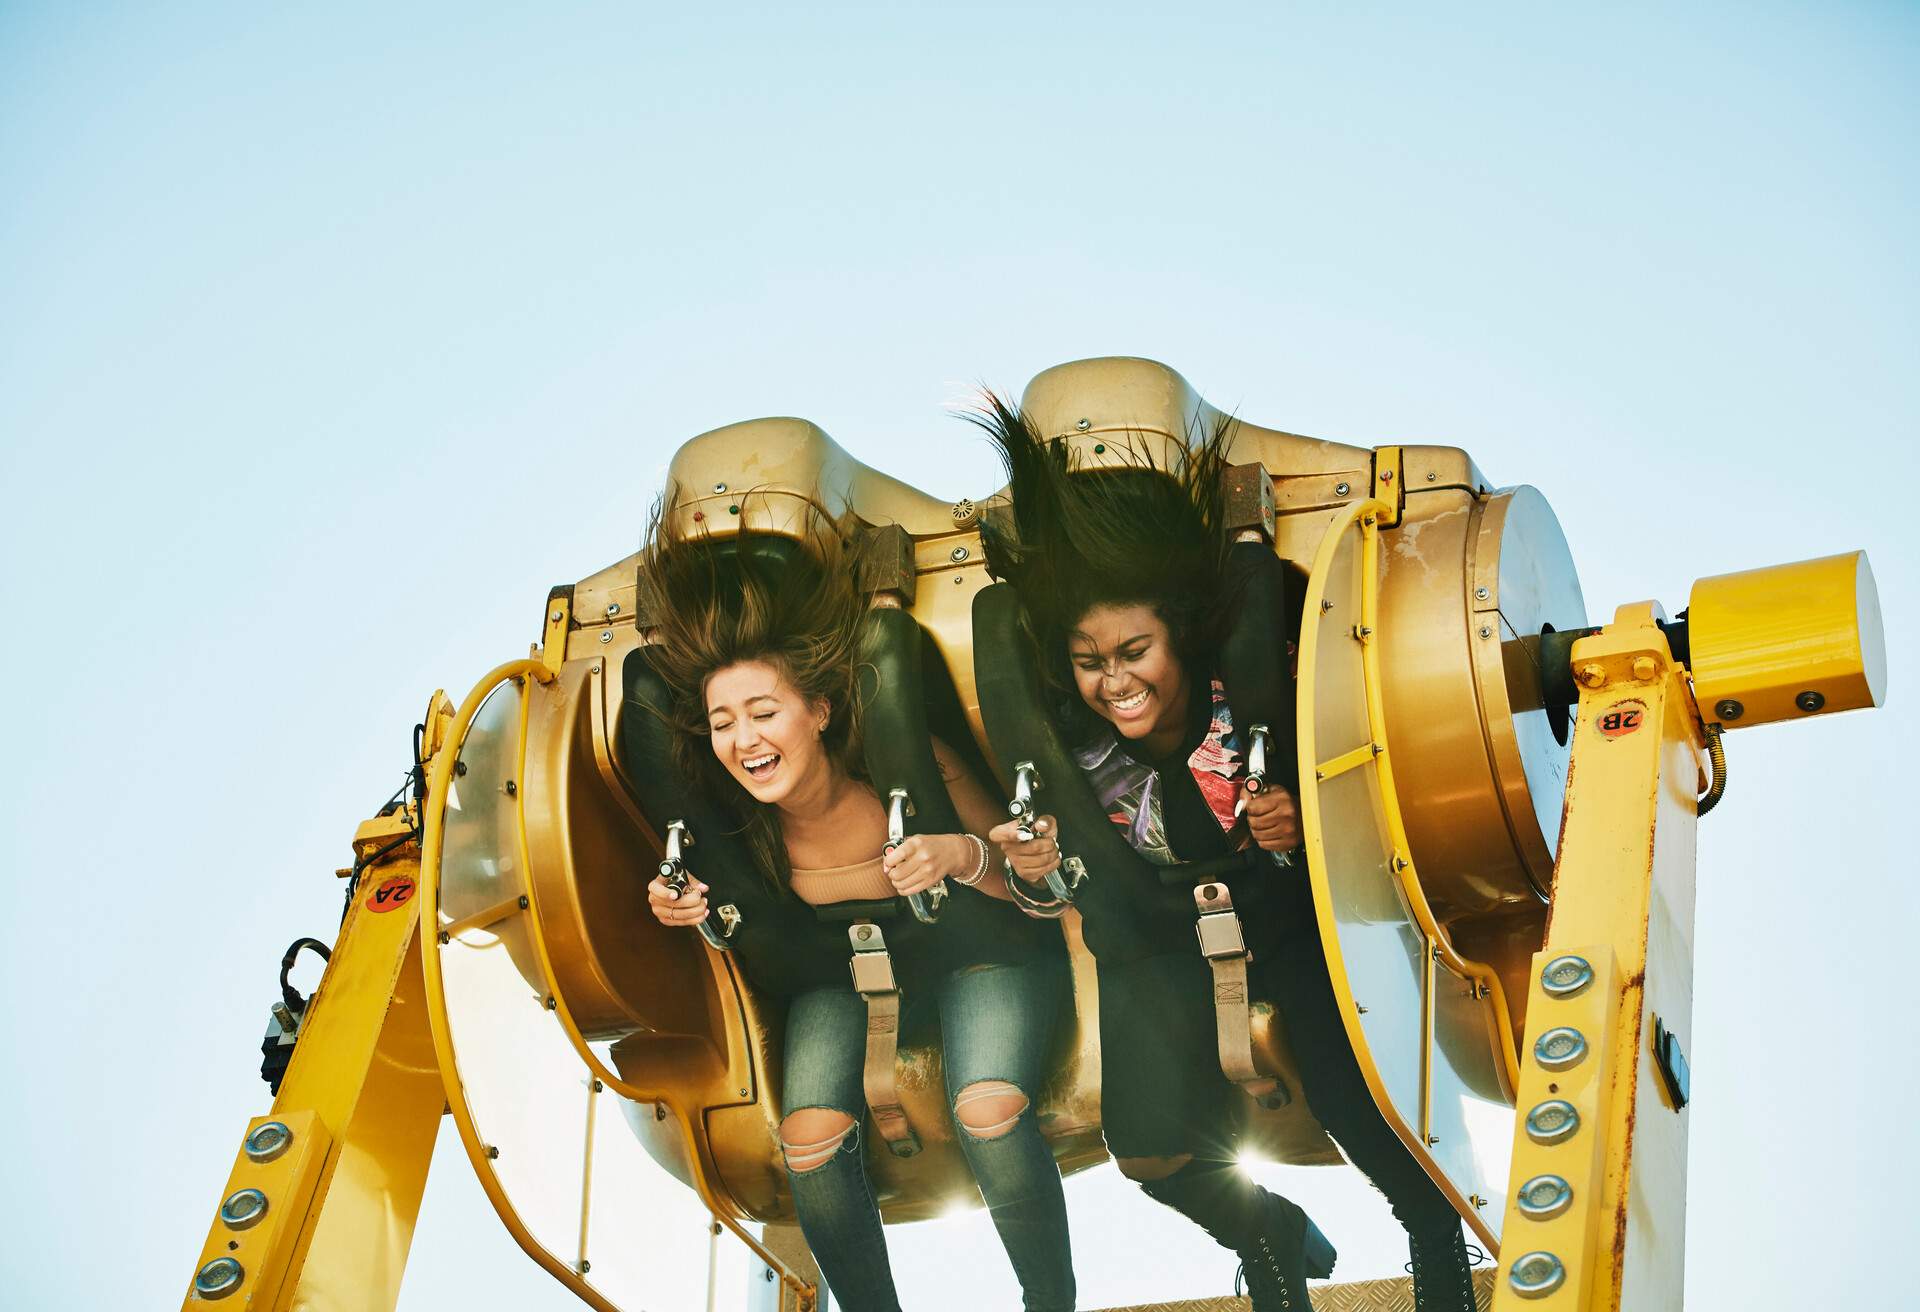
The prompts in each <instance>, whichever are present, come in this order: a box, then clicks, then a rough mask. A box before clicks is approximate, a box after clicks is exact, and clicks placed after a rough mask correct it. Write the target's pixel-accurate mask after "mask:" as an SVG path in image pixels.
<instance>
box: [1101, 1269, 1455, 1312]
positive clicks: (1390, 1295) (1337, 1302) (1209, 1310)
mask: <svg viewBox="0 0 1920 1312" xmlns="http://www.w3.org/2000/svg"><path fill="white" fill-rule="evenodd" d="M1308 1292H1309V1293H1311V1294H1312V1296H1313V1306H1314V1309H1315V1312H1413V1281H1412V1280H1410V1279H1408V1278H1407V1277H1404V1276H1403V1277H1401V1278H1400V1279H1398V1280H1361V1281H1356V1282H1354V1283H1353V1284H1350V1285H1314V1286H1312V1288H1311V1289H1310V1290H1309V1291H1308ZM1473 1293H1474V1302H1475V1303H1476V1304H1478V1305H1479V1307H1480V1312H1487V1309H1488V1308H1491V1307H1492V1306H1493V1268H1492V1267H1490V1266H1483V1267H1481V1268H1480V1269H1479V1270H1477V1271H1475V1272H1474V1273H1473ZM1252 1307H1253V1304H1252V1303H1250V1302H1248V1301H1247V1300H1246V1299H1244V1298H1197V1299H1188V1300H1186V1301H1184V1302H1180V1303H1153V1304H1142V1305H1140V1306H1138V1307H1116V1308H1106V1309H1103V1312H1249V1310H1250V1309H1251V1308H1252Z"/></svg>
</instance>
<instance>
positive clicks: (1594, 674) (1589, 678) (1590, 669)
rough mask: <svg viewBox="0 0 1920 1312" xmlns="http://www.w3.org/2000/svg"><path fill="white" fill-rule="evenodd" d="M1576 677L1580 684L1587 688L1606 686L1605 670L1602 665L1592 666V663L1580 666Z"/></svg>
mask: <svg viewBox="0 0 1920 1312" xmlns="http://www.w3.org/2000/svg"><path fill="white" fill-rule="evenodd" d="M1578 677H1579V679H1580V682H1581V684H1582V685H1584V686H1585V687H1588V688H1604V687H1606V686H1607V668H1606V666H1604V665H1594V664H1592V663H1589V664H1586V665H1582V666H1581V667H1580V669H1579V673H1578Z"/></svg>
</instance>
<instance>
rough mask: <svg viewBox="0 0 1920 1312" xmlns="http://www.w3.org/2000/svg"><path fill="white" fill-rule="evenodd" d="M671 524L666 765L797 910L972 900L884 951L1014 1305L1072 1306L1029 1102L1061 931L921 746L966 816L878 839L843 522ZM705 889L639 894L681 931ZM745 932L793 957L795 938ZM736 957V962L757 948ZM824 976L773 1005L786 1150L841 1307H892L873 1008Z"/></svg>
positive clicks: (971, 797)
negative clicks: (900, 837)
mask: <svg viewBox="0 0 1920 1312" xmlns="http://www.w3.org/2000/svg"><path fill="white" fill-rule="evenodd" d="M675 524H676V517H675V516H674V514H673V513H672V510H671V507H670V505H669V507H668V508H667V509H666V510H665V511H664V512H662V513H658V514H656V516H655V521H654V527H653V532H652V534H651V537H652V544H651V550H650V551H648V552H647V553H646V555H645V556H644V558H643V563H642V565H641V572H640V579H641V588H642V594H643V596H646V597H648V598H649V607H648V608H649V610H650V612H651V616H652V622H653V623H655V624H656V625H657V628H656V630H655V634H654V643H653V645H651V646H650V647H648V648H646V649H645V650H646V652H647V654H648V656H649V657H650V659H651V665H652V667H653V669H654V670H655V671H657V673H658V674H659V676H660V677H661V678H662V679H663V680H664V682H665V683H666V685H667V687H668V688H669V690H670V693H671V699H672V707H673V710H672V718H673V720H674V721H675V723H674V725H673V731H674V732H673V740H674V756H675V758H676V760H677V763H678V764H679V766H680V772H681V775H682V777H683V779H685V780H686V781H688V782H689V783H690V784H691V785H692V786H693V788H694V789H695V790H696V791H697V792H699V793H700V794H703V795H704V796H705V797H706V798H707V799H708V800H709V801H711V802H712V803H714V804H716V805H717V806H718V808H719V810H720V811H721V813H722V814H724V815H725V816H727V817H729V819H730V820H731V822H732V824H733V825H734V827H736V828H737V829H738V830H740V831H743V832H744V834H745V835H746V837H747V839H748V846H749V847H750V849H751V851H752V852H753V854H754V857H755V864H757V865H758V866H759V871H758V874H759V876H761V877H762V878H764V879H765V880H767V881H770V882H771V883H772V885H774V892H775V893H776V895H777V898H778V899H779V904H780V905H790V909H791V910H792V911H793V912H794V913H795V914H797V915H798V916H799V917H801V918H803V919H804V918H806V917H808V916H809V915H810V913H809V912H808V910H807V908H810V907H818V906H823V905H827V904H831V903H836V902H849V901H862V900H869V899H889V898H894V897H896V896H904V895H910V894H919V893H924V892H925V891H926V890H928V889H930V888H932V887H933V886H934V885H936V884H938V883H939V882H940V881H941V880H942V879H946V880H949V881H951V882H952V883H953V884H956V885H959V886H960V887H957V888H955V889H954V890H953V892H952V894H951V897H952V899H953V900H954V901H955V902H960V901H966V900H968V899H974V900H977V904H975V903H969V904H968V906H967V907H966V908H965V909H964V910H965V914H963V915H954V914H953V913H954V912H956V911H961V910H962V908H961V907H959V906H957V905H953V904H950V905H949V906H948V908H947V912H946V913H945V914H943V915H942V918H941V920H942V923H940V924H938V925H935V926H932V927H927V928H926V929H925V931H924V933H923V934H922V935H921V936H920V937H921V939H923V940H924V941H925V942H927V943H929V944H936V945H937V948H938V950H937V953H935V954H934V955H937V957H938V958H939V959H938V960H937V961H928V960H922V961H918V962H916V961H915V960H914V959H913V958H912V954H911V953H908V952H905V951H903V950H902V949H901V948H900V947H898V946H895V948H894V957H895V959H896V965H897V966H898V968H899V969H900V971H901V973H902V974H903V975H904V976H906V978H907V980H908V983H907V984H906V985H905V986H904V988H903V992H904V993H905V996H906V999H907V1008H908V1011H907V1018H906V1021H905V1022H904V1024H903V1026H902V1028H907V1027H910V1026H912V1025H913V1024H914V1023H915V1020H916V1014H915V1013H917V1012H919V1013H927V1014H929V1018H931V1013H935V1012H937V1018H938V1021H939V1025H940V1033H941V1041H942V1044H943V1049H944V1066H945V1071H946V1081H947V1093H948V1100H949V1102H950V1104H951V1106H952V1109H953V1116H954V1120H955V1123H956V1126H957V1128H958V1130H959V1134H958V1136H957V1137H958V1139H959V1142H960V1146H961V1148H962V1150H963V1151H964V1153H965V1155H966V1159H967V1162H968V1164H969V1166H971V1167H972V1169H973V1174H974V1178H975V1179H976V1180H977V1181H978V1182H979V1185H980V1191H981V1194H982V1196H983V1197H984V1198H985V1200H986V1203H987V1206H988V1208H989V1210H990V1212H991V1214H992V1217H993V1221H994V1225H995V1226H996V1228H997V1229H998V1231H999V1233H1000V1237H1001V1240H1002V1242H1003V1243H1004V1245H1005V1247H1006V1250H1007V1255H1008V1257H1009V1258H1010V1259H1011V1261H1012V1263H1013V1267H1014V1271H1015V1274H1016V1275H1017V1276H1018V1277H1019V1280H1020V1284H1021V1288H1022V1291H1023V1293H1024V1296H1025V1306H1026V1308H1027V1309H1028V1312H1067V1310H1070V1309H1071V1308H1072V1307H1073V1305H1074V1279H1073V1263H1072V1258H1071V1254H1070V1248H1069V1244H1068V1238H1067V1218H1066V1204H1065V1201H1064V1198H1063V1196H1062V1192H1061V1186H1060V1173H1059V1170H1058V1168H1057V1167H1056V1166H1055V1164H1054V1160H1053V1155H1052V1153H1051V1151H1050V1150H1049V1148H1048V1146H1047V1144H1046V1142H1045V1140H1044V1139H1043V1138H1042V1136H1041V1134H1040V1130H1039V1127H1038V1125H1037V1124H1036V1123H1035V1119H1034V1113H1033V1110H1032V1104H1033V1101H1034V1099H1035V1098H1037V1097H1038V1095H1039V1090H1040V1085H1041V1081H1042V1079H1043V1076H1044V1069H1043V1064H1044V1061H1045V1058H1046V1053H1047V1048H1048V1040H1049V1037H1050V1035H1051V1034H1052V1031H1053V1028H1054V1025H1055V1022H1056V1019H1057V1017H1058V1016H1059V1014H1060V1012H1061V1009H1062V1007H1063V1006H1064V1005H1065V1002H1066V999H1067V993H1068V988H1069V984H1068V978H1067V973H1066V970H1065V963H1064V958H1063V956H1062V953H1061V949H1060V944H1059V935H1058V934H1057V933H1054V932H1052V930H1051V927H1043V926H1036V925H1034V924H1033V922H1031V921H1029V920H1027V919H1026V918H1025V917H1022V916H1021V915H1020V914H1019V912H1018V911H1017V910H1016V909H1015V908H1014V907H1013V906H1012V905H1011V904H1009V903H1008V902H1007V901H1005V899H1006V898H1007V896H1008V894H1007V889H1006V885H1005V880H1004V876H1003V874H1002V872H1001V871H1000V870H999V869H998V868H997V867H998V863H997V862H993V861H990V860H989V859H988V856H989V848H988V845H987V843H986V841H985V839H984V837H983V835H985V834H986V833H987V831H988V830H989V829H990V828H991V827H992V825H993V822H994V820H995V818H996V817H997V816H998V815H999V814H1002V813H1003V812H1002V811H1001V808H1000V807H999V806H998V805H996V803H995V801H994V799H993V798H992V797H990V796H989V795H988V793H987V792H986V790H985V789H983V788H982V787H981V786H980V784H979V783H978V782H977V781H976V780H975V779H974V777H973V775H972V774H971V773H970V772H969V770H968V769H967V768H966V766H965V765H964V764H963V762H962V761H961V759H960V757H959V756H958V755H957V754H956V753H954V752H953V751H952V750H951V749H949V748H948V747H947V746H946V745H945V744H943V743H938V742H936V743H935V744H934V751H935V755H936V758H937V759H938V762H939V765H940V772H941V775H942V776H943V778H944V779H945V782H946V785H947V789H948V793H949V796H950V798H951V800H952V804H953V807H954V809H955V811H956V812H957V813H958V814H959V816H960V818H961V822H962V824H963V825H964V827H965V830H964V832H959V833H946V834H915V835H912V836H910V837H908V838H906V839H905V841H903V842H901V843H900V844H899V845H898V846H895V847H891V848H887V847H886V844H887V838H888V827H887V821H888V817H887V811H886V808H885V806H884V805H883V804H882V802H881V800H880V798H879V796H878V795H877V794H876V793H875V791H874V789H873V787H872V785H871V783H870V782H869V781H868V778H867V774H866V770H865V768H864V766H863V764H862V755H861V743H860V704H859V698H858V697H857V696H856V688H857V683H856V669H857V666H858V664H859V661H858V656H859V653H858V650H857V643H858V634H859V631H860V625H861V617H862V615H863V612H864V611H865V608H866V602H865V599H864V598H863V597H862V596H861V595H860V593H859V592H858V591H857V589H856V586H855V583H854V570H853V569H852V568H851V564H850V562H849V561H848V560H847V558H846V557H847V551H846V548H845V546H844V544H843V543H842V540H841V538H840V536H839V535H838V534H837V533H835V532H834V531H832V530H831V529H824V528H823V529H819V530H817V531H815V532H814V533H813V534H812V535H811V538H810V540H808V541H806V542H805V543H803V544H802V546H803V547H804V549H802V550H791V551H782V550H781V548H786V547H791V546H792V545H793V544H792V543H791V541H790V540H782V539H773V538H766V537H759V538H756V535H753V534H745V533H743V534H740V535H738V536H735V537H729V538H714V539H709V538H707V537H705V536H704V535H702V536H699V537H694V538H688V537H685V536H682V535H681V533H680V532H679V531H677V530H676V528H675V527H674V526H675ZM765 547H771V548H773V549H772V550H762V549H761V548H765ZM883 849H884V850H883ZM707 892H708V888H707V885H705V884H704V883H701V882H699V881H697V880H695V881H694V882H692V883H690V884H689V885H688V886H687V887H686V888H685V891H684V892H681V891H676V889H675V888H674V887H673V886H672V885H671V884H669V883H668V881H667V880H666V879H665V878H661V879H656V880H655V881H653V883H652V884H650V885H649V887H648V890H647V895H648V899H649V901H650V903H651V905H652V909H653V913H654V915H655V917H656V918H658V919H659V920H660V922H661V923H662V924H666V925H671V926H675V927H681V928H691V927H693V926H695V925H698V924H699V923H700V922H702V921H703V920H705V919H706V917H707V915H708V910H709V909H708V905H707V898H706V894H707ZM982 895H985V896H984V897H983V896H982ZM988 899H998V900H996V901H988ZM803 904H804V905H803ZM950 921H952V922H960V924H958V925H956V924H950V923H949V922H950ZM795 923H801V922H799V921H796V922H795ZM960 925H971V926H972V927H973V928H971V929H970V930H969V929H965V928H962V927H960ZM983 925H984V926H987V927H989V929H990V930H991V932H982V929H981V926H983ZM1034 929H1041V930H1043V931H1044V932H1042V933H1039V934H1035V933H1034V932H1032V931H1033V930H1034ZM888 934H889V936H892V934H893V931H892V930H889V931H888ZM840 942H841V943H842V944H843V945H844V943H845V933H844V927H842V928H841V930H840ZM749 946H758V947H760V948H762V949H763V950H766V951H769V952H775V953H786V952H800V951H803V950H805V949H804V947H803V945H802V943H801V942H800V941H799V939H798V937H797V936H796V937H795V938H793V939H789V940H781V939H776V940H774V941H773V942H771V943H766V942H764V941H763V942H762V943H760V944H757V945H749ZM956 963H957V964H956ZM829 964H831V963H829ZM744 965H745V966H746V967H747V969H748V971H749V974H751V973H752V969H753V966H754V963H753V962H752V961H746V962H745V963H744ZM825 973H826V974H828V975H831V974H832V973H834V971H832V970H829V971H827V972H825ZM837 973H838V976H839V983H838V984H837V985H833V986H824V987H809V988H805V989H804V990H803V991H800V992H798V993H796V994H795V995H794V996H792V997H791V998H789V999H788V1000H787V1018H786V1037H785V1057H784V1062H783V1067H784V1072H783V1079H782V1089H781V1110H782V1120H781V1122H780V1132H779V1138H780V1150H781V1153H782V1156H783V1159H784V1161H785V1163H786V1168H787V1173H788V1178H789V1180H790V1181H791V1184H792V1189H793V1198H794V1206H795V1208H796V1210H797V1211H798V1213H799V1218H800V1224H801V1228H802V1230H803V1231H804V1233H805V1235H806V1238H807V1242H808V1244H809V1245H810V1246H811V1248H812V1249H813V1253H814V1256H815V1257H816V1259H817V1260H818V1261H819V1263H820V1268H821V1271H822V1273H823V1274H824V1275H825V1277H826V1280H827V1283H828V1285H829V1286H830V1288H831V1289H832V1291H833V1294H834V1296H835V1299H836V1302H837V1303H838V1304H839V1305H840V1306H843V1307H846V1308H848V1309H849V1310H850V1312H897V1309H898V1308H899V1302H898V1298H897V1295H896V1293H895V1290H894V1283H893V1276H892V1272H891V1269H890V1267H889V1265H888V1261H887V1249H886V1240H885V1237H884V1233H883V1230H882V1226H881V1222H880V1214H879V1209H878V1207H877V1206H876V1204H875V1201H874V1197H873V1193H872V1189H871V1187H870V1185H869V1183H868V1179H867V1174H866V1167H865V1163H864V1159H863V1156H862V1152H861V1138H862V1136H861V1133H860V1127H861V1123H862V1119H863V1115H864V1113H865V1112H867V1111H868V1110H869V1109H868V1107H867V1105H866V1097H865V1091H864V1086H863V1081H862V1068H863V1062H864V1060H865V1057H866V1052H867V1031H868V1012H867V1007H866V1003H865V1002H864V1001H863V1000H862V997H861V995H860V994H858V993H856V992H855V991H854V989H853V987H852V986H851V984H850V983H848V982H847V979H846V958H845V956H844V954H843V955H842V956H840V958H839V964H838V966H837ZM875 1110H876V1114H878V1109H875ZM891 1114H895V1115H897V1114H898V1112H897V1109H893V1110H892V1113H891Z"/></svg>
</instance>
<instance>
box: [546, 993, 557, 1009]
mask: <svg viewBox="0 0 1920 1312" xmlns="http://www.w3.org/2000/svg"><path fill="white" fill-rule="evenodd" d="M545 1001H546V1006H547V1010H548V1011H552V1010H553V1009H554V1008H555V1007H557V1006H559V1005H560V1004H559V1002H558V1000H557V999H555V997H554V996H553V995H552V994H551V993H549V994H548V995H547V996H546V999H545Z"/></svg>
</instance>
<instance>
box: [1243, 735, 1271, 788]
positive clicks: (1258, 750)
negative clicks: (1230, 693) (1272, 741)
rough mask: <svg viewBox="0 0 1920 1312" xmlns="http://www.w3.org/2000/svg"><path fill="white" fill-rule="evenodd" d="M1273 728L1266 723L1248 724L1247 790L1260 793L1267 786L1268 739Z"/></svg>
mask: <svg viewBox="0 0 1920 1312" xmlns="http://www.w3.org/2000/svg"><path fill="white" fill-rule="evenodd" d="M1271 733H1272V730H1270V729H1268V728H1267V726H1266V725H1264V724H1254V725H1249V726H1247V791H1248V792H1249V793H1258V792H1261V791H1262V790H1264V789H1265V788H1266V786H1267V740H1268V737H1269V736H1270V735H1271Z"/></svg>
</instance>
